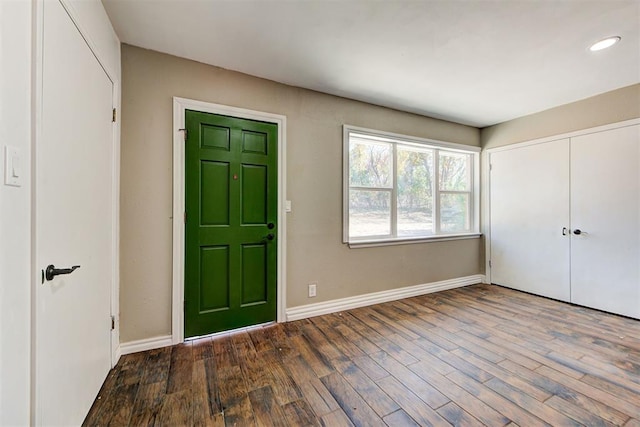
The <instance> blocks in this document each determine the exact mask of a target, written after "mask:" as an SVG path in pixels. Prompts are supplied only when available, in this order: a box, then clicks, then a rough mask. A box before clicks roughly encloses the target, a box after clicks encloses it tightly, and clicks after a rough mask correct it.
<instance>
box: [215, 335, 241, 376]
mask: <svg viewBox="0 0 640 427" xmlns="http://www.w3.org/2000/svg"><path fill="white" fill-rule="evenodd" d="M213 355H214V359H215V362H216V366H217V367H218V369H222V368H230V367H232V366H238V356H237V355H236V349H235V348H234V347H233V343H232V342H231V336H229V335H224V336H221V337H218V338H216V339H215V340H213Z"/></svg>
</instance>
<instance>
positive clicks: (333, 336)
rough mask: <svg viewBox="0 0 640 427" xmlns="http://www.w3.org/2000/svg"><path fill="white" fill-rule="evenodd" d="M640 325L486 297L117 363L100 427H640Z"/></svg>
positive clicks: (240, 335)
mask: <svg viewBox="0 0 640 427" xmlns="http://www.w3.org/2000/svg"><path fill="white" fill-rule="evenodd" d="M638 396H640V322H638V321H637V320H633V319H628V318H623V317H620V316H615V315H611V314H607V313H602V312H598V311H595V310H590V309H588V308H584V307H577V306H572V305H568V304H564V303H562V302H559V301H553V300H548V299H545V298H541V297H537V296H533V295H529V294H526V293H522V292H518V291H515V290H512V289H507V288H501V287H498V286H492V285H476V286H468V287H464V288H458V289H452V290H449V291H443V292H440V293H436V294H428V295H423V296H418V297H412V298H408V299H405V300H400V301H392V302H389V303H384V304H379V305H375V306H371V307H363V308H359V309H354V310H348V311H343V312H339V313H333V314H329V315H324V316H317V317H315V318H311V319H302V320H298V321H295V322H288V323H280V324H274V325H269V326H265V327H259V328H255V329H250V330H245V331H242V332H233V333H227V334H222V335H217V336H215V337H214V338H212V337H205V338H199V339H196V340H194V341H189V342H186V343H185V344H181V345H178V346H172V347H166V348H161V349H156V350H150V351H146V352H141V353H133V354H128V355H125V356H122V358H121V359H120V361H119V362H118V364H117V365H116V366H115V367H114V369H112V370H111V371H110V372H109V374H108V375H107V378H106V380H105V382H104V384H103V386H102V388H101V390H100V392H99V395H98V397H96V400H95V401H94V404H93V405H92V407H91V409H90V411H89V414H87V417H86V419H85V421H84V423H83V425H86V426H94V425H122V426H126V425H130V426H139V425H142V426H144V425H194V426H214V427H219V426H222V425H227V426H228V425H236V426H243V427H244V426H255V425H291V426H293V425H316V426H317V425H325V426H331V427H333V426H349V425H363V426H364V425H367V426H369V425H391V426H394V425H461V426H462V425H485V426H492V427H493V426H499V427H502V426H505V425H506V426H510V427H517V426H523V427H525V426H526V427H530V426H533V427H535V426H542V425H589V426H611V425H615V426H626V427H638V424H639V422H638V414H640V398H638Z"/></svg>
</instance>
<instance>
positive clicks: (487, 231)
mask: <svg viewBox="0 0 640 427" xmlns="http://www.w3.org/2000/svg"><path fill="white" fill-rule="evenodd" d="M637 124H640V118H638V119H630V120H624V121H621V122H616V123H609V124H606V125H602V126H596V127H592V128H587V129H581V130H577V131H573V132H565V133H561V134H558V135H551V136H547V137H544V138H536V139H532V140H528V141H522V142H518V143H515V144H509V145H504V146H500V147H494V148H488V149H483V150H482V153H481V157H482V170H481V175H482V178H481V179H482V187H481V188H482V200H481V201H480V203H481V211H482V229H481V232H482V234H483V235H484V236H485V238H484V244H485V278H486V282H487V283H491V153H495V152H498V151H504V150H513V149H516V148H522V147H526V146H529V145H535V144H543V143H545V142H552V141H556V140H558V139H565V138H574V137H576V136H582V135H588V134H590V133H596V132H603V131H606V130H611V129H617V128H622V127H626V126H633V125H637Z"/></svg>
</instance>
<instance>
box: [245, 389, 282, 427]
mask: <svg viewBox="0 0 640 427" xmlns="http://www.w3.org/2000/svg"><path fill="white" fill-rule="evenodd" d="M249 401H250V402H251V408H252V409H253V415H254V416H255V418H256V423H257V424H258V425H259V426H274V427H278V426H281V427H286V426H287V425H288V423H287V420H286V417H285V415H284V412H283V411H282V408H281V407H280V405H278V404H277V403H276V400H275V398H274V397H273V391H272V390H271V387H268V386H267V387H262V388H258V389H255V390H252V391H250V392H249Z"/></svg>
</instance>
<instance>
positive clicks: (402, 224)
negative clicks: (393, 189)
mask: <svg viewBox="0 0 640 427" xmlns="http://www.w3.org/2000/svg"><path fill="white" fill-rule="evenodd" d="M432 182H433V151H432V150H420V149H411V148H406V147H402V146H398V180H397V186H398V236H404V237H407V236H420V235H425V234H432V233H433V186H432Z"/></svg>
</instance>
